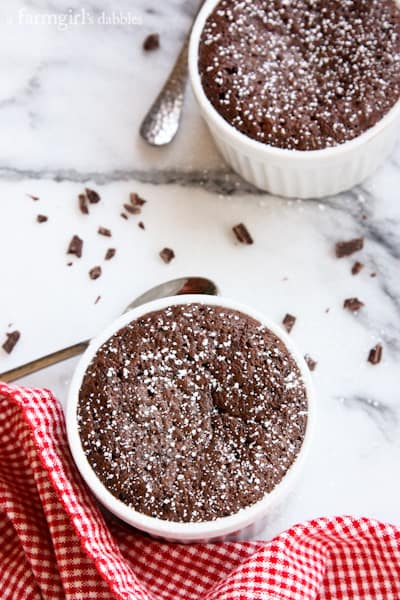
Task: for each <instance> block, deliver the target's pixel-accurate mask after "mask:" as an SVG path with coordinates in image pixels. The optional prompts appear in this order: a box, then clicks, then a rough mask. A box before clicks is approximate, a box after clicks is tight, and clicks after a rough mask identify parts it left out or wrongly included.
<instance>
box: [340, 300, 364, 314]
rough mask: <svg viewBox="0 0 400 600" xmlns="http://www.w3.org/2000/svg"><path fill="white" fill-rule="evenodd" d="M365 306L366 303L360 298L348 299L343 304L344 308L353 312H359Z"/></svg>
mask: <svg viewBox="0 0 400 600" xmlns="http://www.w3.org/2000/svg"><path fill="white" fill-rule="evenodd" d="M363 306H364V302H361V300H359V299H358V298H346V300H345V301H344V302H343V308H347V309H348V310H351V312H357V311H359V310H360V308H362V307H363Z"/></svg>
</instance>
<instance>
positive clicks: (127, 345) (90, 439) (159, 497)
mask: <svg viewBox="0 0 400 600" xmlns="http://www.w3.org/2000/svg"><path fill="white" fill-rule="evenodd" d="M306 421H307V398H306V391H305V386H304V383H303V381H302V378H301V375H300V372H299V371H298V368H297V366H296V364H295V362H294V360H293V358H292V357H291V355H290V354H289V353H288V351H287V349H286V347H285V346H284V344H283V343H282V342H281V341H280V340H279V339H278V338H276V336H275V335H274V334H272V332H271V331H269V330H268V329H267V328H265V327H263V326H261V325H260V324H259V323H257V322H256V321H254V320H253V319H250V318H249V317H247V316H245V315H243V314H241V313H239V312H237V311H232V310H228V309H222V308H220V307H213V306H204V305H200V304H191V305H179V306H171V307H169V308H167V309H165V310H163V311H158V312H154V313H149V314H148V315H146V316H144V317H142V318H141V319H139V320H138V321H135V322H133V323H131V324H130V325H128V326H127V327H125V328H123V329H122V330H121V331H120V332H119V333H118V334H117V335H115V336H113V337H112V338H111V339H110V340H108V342H106V343H105V344H104V345H103V346H102V347H101V349H100V350H99V351H98V352H97V355H96V357H95V359H94V360H93V361H92V364H91V365H90V366H89V368H88V370H87V372H86V375H85V378H84V381H83V385H82V388H81V392H80V399H79V407H78V422H79V428H80V435H81V439H82V444H83V448H84V451H85V453H86V455H87V457H88V460H89V462H90V464H91V465H92V467H93V469H94V470H95V471H96V472H97V474H98V475H99V477H100V478H101V479H102V480H103V482H104V483H105V485H106V486H107V487H108V489H109V490H110V491H111V492H112V493H113V494H114V495H115V496H117V497H118V498H120V499H121V500H122V501H123V502H125V503H126V504H128V505H129V506H133V507H134V508H135V509H137V510H139V511H140V512H143V513H145V514H149V515H152V516H155V517H159V518H162V519H168V520H174V521H203V520H212V519H215V518H217V517H221V516H226V515H228V514H233V513H235V512H237V511H238V510H240V509H241V508H243V507H245V506H248V505H250V504H253V503H254V502H256V501H257V500H259V499H260V498H261V497H262V496H263V495H264V494H265V493H266V492H269V491H271V490H272V489H273V488H274V487H275V485H276V484H277V483H278V482H279V481H280V480H281V479H282V477H283V476H284V475H285V473H286V471H287V469H288V468H289V466H290V465H291V464H292V462H293V461H294V460H295V458H296V456H297V454H298V452H299V450H300V447H301V444H302V440H303V437H304V432H305V426H306Z"/></svg>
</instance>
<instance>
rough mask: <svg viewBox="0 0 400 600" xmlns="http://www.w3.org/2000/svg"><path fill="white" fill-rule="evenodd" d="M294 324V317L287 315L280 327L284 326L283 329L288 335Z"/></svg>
mask: <svg viewBox="0 0 400 600" xmlns="http://www.w3.org/2000/svg"><path fill="white" fill-rule="evenodd" d="M295 323H296V317H294V316H293V315H291V314H289V313H287V314H286V315H285V318H284V319H283V321H282V325H283V326H284V328H285V329H286V331H287V332H288V333H290V332H291V331H292V329H293V325H294V324H295Z"/></svg>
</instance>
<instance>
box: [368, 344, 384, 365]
mask: <svg viewBox="0 0 400 600" xmlns="http://www.w3.org/2000/svg"><path fill="white" fill-rule="evenodd" d="M382 351H383V348H382V344H376V346H375V347H374V348H371V350H370V351H369V355H368V362H370V363H371V365H377V364H379V363H380V362H381V360H382Z"/></svg>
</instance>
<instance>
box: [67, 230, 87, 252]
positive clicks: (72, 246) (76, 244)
mask: <svg viewBox="0 0 400 600" xmlns="http://www.w3.org/2000/svg"><path fill="white" fill-rule="evenodd" d="M82 248H83V240H81V238H80V237H79V236H77V235H74V236H73V238H72V240H71V241H70V243H69V246H68V250H67V254H75V256H77V257H78V258H81V256H82Z"/></svg>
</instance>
